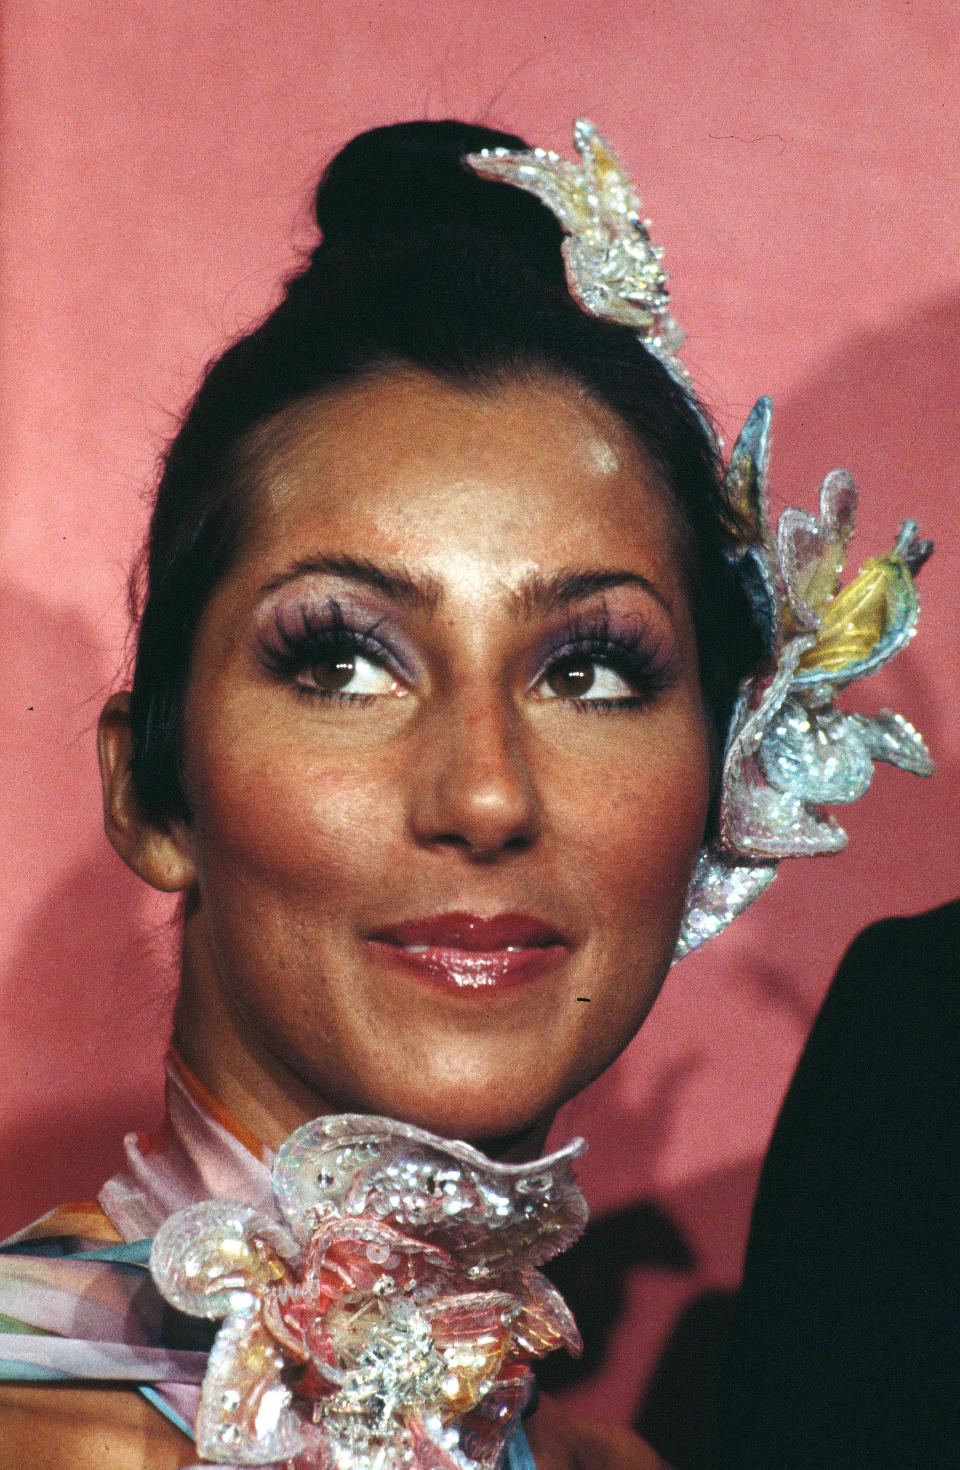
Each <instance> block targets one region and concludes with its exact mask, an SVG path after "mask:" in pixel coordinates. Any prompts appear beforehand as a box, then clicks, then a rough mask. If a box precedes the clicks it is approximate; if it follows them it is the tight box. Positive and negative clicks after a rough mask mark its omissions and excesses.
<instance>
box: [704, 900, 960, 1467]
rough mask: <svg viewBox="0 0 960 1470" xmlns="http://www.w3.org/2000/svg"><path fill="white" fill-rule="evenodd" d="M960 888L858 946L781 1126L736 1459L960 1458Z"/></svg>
mask: <svg viewBox="0 0 960 1470" xmlns="http://www.w3.org/2000/svg"><path fill="white" fill-rule="evenodd" d="M958 1171H960V903H952V904H948V905H947V906H946V907H944V908H941V909H937V910H935V911H934V912H932V913H929V914H924V915H921V916H920V917H918V918H914V919H889V920H885V921H884V922H883V923H880V924H876V925H875V926H874V927H873V928H871V929H868V930H867V931H866V932H865V933H864V934H862V935H860V937H859V938H858V939H857V940H856V941H855V943H854V944H853V946H852V947H851V949H850V950H849V952H848V953H847V955H846V956H845V958H844V960H843V962H842V963H841V965H840V968H839V970H838V972H837V975H836V978H835V979H834V982H833V985H832V986H831V989H830V992H829V994H828V996H827V999H826V1001H825V1002H824V1006H823V1009H822V1011H821V1012H820V1015H819V1017H818V1018H817V1022H816V1024H815V1026H814V1028H813V1031H812V1033H811V1036H810V1040H809V1042H808V1043H807V1047H806V1050H805V1051H804V1054H803V1056H802V1058H801V1061H800V1065H799V1068H798V1070H797V1073H796V1076H795V1078H794V1080H793V1083H792V1084H791V1087H790V1090H789V1092H788V1093H787V1098H786V1101H785V1103H784V1106H783V1110H782V1112H781V1114H780V1118H779V1120H778V1122H777V1126H776V1130H775V1132H774V1136H773V1141H772V1143H771V1146H770V1151H769V1153H768V1155H767V1160H766V1163H765V1165H764V1169H763V1174H762V1177H761V1181H760V1188H759V1193H758V1195H757V1203H756V1206H755V1210H754V1216H753V1224H752V1227H751V1234H750V1242H749V1246H748V1251H747V1262H746V1269H745V1276H744V1283H743V1288H742V1292H741V1297H740V1303H739V1308H738V1315H737V1322H736V1326H735V1328H734V1335H733V1342H732V1347H731V1351H730V1356H729V1384H728V1393H727V1395H726V1402H727V1404H728V1423H727V1428H726V1434H725V1444H724V1452H723V1455H722V1459H721V1463H722V1464H723V1465H724V1466H725V1467H727V1470H820V1467H823V1470H827V1467H829V1470H860V1467H863V1470H868V1467H869V1470H885V1467H888V1466H889V1467H890V1470H893V1467H897V1470H921V1467H923V1470H950V1467H960V1271H958V1250H960V1211H958V1203H960V1200H958V1193H960V1192H958V1189H957V1178H958Z"/></svg>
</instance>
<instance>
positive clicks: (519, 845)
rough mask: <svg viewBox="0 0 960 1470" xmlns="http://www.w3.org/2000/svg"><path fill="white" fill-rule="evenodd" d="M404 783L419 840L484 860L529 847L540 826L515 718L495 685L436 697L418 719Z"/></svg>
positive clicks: (513, 710)
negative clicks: (437, 704)
mask: <svg viewBox="0 0 960 1470" xmlns="http://www.w3.org/2000/svg"><path fill="white" fill-rule="evenodd" d="M410 790H411V797H410V826H411V830H412V833H413V836H414V838H415V840H416V841H417V842H418V843H420V844H422V845H427V846H432V847H451V848H460V849H462V850H463V851H464V852H465V853H467V854H468V855H469V856H471V857H473V858H475V859H478V860H480V861H490V860H492V859H495V858H497V857H499V856H501V855H502V854H504V853H507V852H518V851H521V850H523V849H524V848H527V847H529V846H530V844H531V843H532V842H534V841H535V840H536V838H537V835H538V834H539V831H540V826H541V813H540V803H539V799H538V795H537V791H536V787H535V784H534V780H533V775H532V772H531V770H530V766H529V759H528V754H527V752H526V751H525V749H524V738H523V730H522V720H521V717H520V715H519V714H518V712H517V711H516V709H515V708H513V707H512V705H511V702H510V701H509V700H508V699H506V698H505V697H503V696H501V695H500V694H499V693H497V692H495V691H490V690H487V691H485V692H484V693H482V694H481V693H477V694H472V695H471V694H464V695H463V696H462V697H460V698H457V699H451V700H450V701H444V705H443V707H442V708H438V709H435V710H434V711H433V713H432V715H431V717H430V718H428V719H426V720H425V721H424V723H423V726H422V727H421V730H420V740H419V747H418V750H417V754H416V765H415V769H413V770H412V771H411V788H410Z"/></svg>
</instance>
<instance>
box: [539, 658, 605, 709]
mask: <svg viewBox="0 0 960 1470" xmlns="http://www.w3.org/2000/svg"><path fill="white" fill-rule="evenodd" d="M595 679H596V664H595V662H594V660H593V659H592V658H589V657H588V656H587V655H586V654H583V655H581V656H580V657H578V658H568V659H564V661H563V663H560V664H555V665H554V666H553V668H552V669H551V670H550V672H549V674H548V675H547V685H548V687H549V689H550V691H551V693H553V694H556V695H557V696H558V697H560V698H561V699H577V698H579V697H580V696H581V695H584V694H586V693H588V691H589V690H590V689H591V688H592V687H593V683H594V680H595Z"/></svg>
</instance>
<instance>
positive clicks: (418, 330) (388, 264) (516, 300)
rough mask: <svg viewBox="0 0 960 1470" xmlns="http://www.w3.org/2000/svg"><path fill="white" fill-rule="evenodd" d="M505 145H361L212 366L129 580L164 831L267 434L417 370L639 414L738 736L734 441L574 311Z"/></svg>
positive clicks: (153, 798) (626, 341)
mask: <svg viewBox="0 0 960 1470" xmlns="http://www.w3.org/2000/svg"><path fill="white" fill-rule="evenodd" d="M487 147H507V148H511V149H517V148H525V147H527V145H526V144H525V143H524V142H523V141H522V140H521V139H520V138H517V137H514V136H513V135H511V134H508V133H499V132H494V131H491V130H489V129H487V128H480V127H472V126H468V125H467V124H463V123H458V122H414V123H401V124H397V125H396V126H392V127H384V128H376V129H374V130H373V131H371V132H368V133H363V134H361V135H360V136H358V137H356V138H354V139H353V140H352V142H350V143H348V144H347V146H346V147H345V148H344V149H343V150H342V152H341V153H339V154H338V155H337V156H336V157H335V158H334V160H333V162H332V163H331V164H330V166H329V168H328V169H327V171H326V173H325V174H324V176H323V178H322V179H321V181H320V185H319V187H318V189H317V195H316V219H317V224H318V226H319V228H320V231H321V234H322V240H321V243H320V244H319V245H318V246H317V247H316V249H315V250H314V251H313V254H312V255H311V256H310V258H309V260H308V262H307V264H306V266H305V268H304V269H303V270H302V271H301V272H300V273H299V274H297V275H295V276H294V277H293V278H292V279H291V280H290V281H289V282H288V284H287V286H286V292H285V295H284V299H283V300H282V302H281V303H280V305H279V306H278V307H277V308H276V310H275V311H273V312H272V313H271V315H270V316H268V317H267V319H266V320H265V321H264V322H263V323H262V324H261V325H260V326H259V327H257V328H256V329H255V330H254V331H253V332H251V333H250V334H249V335H247V336H245V337H242V338H241V339H240V340H239V341H237V342H235V343H234V344H233V345H232V346H231V347H229V348H228V349H227V350H226V352H224V354H223V355H222V356H221V357H220V358H218V359H217V360H216V361H214V362H213V363H212V364H211V366H210V367H209V368H208V369H207V371H206V374H205V376H204V379H203V382H202V384H201V386H200V388H199V390H198V392H197V394H196V396H195V398H194V399H193V401H192V403H191V405H190V408H189V410H188V412H187V414H186V417H185V419H184V420H183V423H182V426H181V428H180V430H179V432H178V433H177V435H176V437H175V438H174V440H173V442H172V443H171V445H170V448H169V450H168V452H167V455H166V459H165V462H164V466H163V471H162V474H161V477H160V481H159V485H158V488H157V494H156V501H155V506H154V510H153V516H152V519H151V523H150V529H149V533H148V537H147V541H146V544H145V547H144V552H143V555H142V558H141V563H140V566H139V568H138V570H137V572H136V573H135V576H134V579H133V581H132V584H131V604H132V610H133V613H134V617H135V618H136V619H137V620H138V622H139V632H138V636H137V643H136V654H135V665H134V677H133V689H132V695H131V705H130V720H131V726H132V745H133V754H132V779H133V783H134V789H135V791H136V794H137V797H138V800H139V802H140V804H141V807H142V809H143V811H144V813H145V814H146V815H147V816H148V817H150V818H151V819H153V820H156V821H158V822H163V821H164V820H167V819H170V818H180V819H183V820H189V815H190V814H189V810H188V806H187V801H186V798H185V795H184V787H183V781H182V777H181V730H182V723H183V714H184V703H185V695H186V687H187V681H188V677H189V671H190V659H191V651H192V647H193V642H194V638H195V634H196V629H197V625H198V622H199V620H200V617H201V615H202V613H203V610H204V608H205V606H206V603H207V600H208V599H209V597H210V595H211V593H212V592H213V590H214V589H215V588H216V586H217V584H218V583H219V582H220V580H221V579H222V578H223V577H224V575H225V574H226V573H227V572H228V571H229V570H230V568H231V565H232V564H233V563H234V561H235V559H236V557H237V556H238V554H239V552H240V550H241V548H242V546H243V544H244V537H245V535H246V533H247V530H248V527H249V523H250V515H251V500H252V495H251V484H250V481H251V479H252V476H251V473H250V460H251V445H252V441H253V439H254V437H255V431H256V430H257V429H258V428H259V427H261V426H262V425H264V424H265V423H266V422H267V421H269V420H270V419H271V418H272V417H273V416H274V415H276V414H278V413H279V412H280V411H281V410H283V409H286V408H288V407H289V406H290V405H293V404H296V403H297V402H298V401H303V400H309V399H316V398H317V397H318V396H320V395H323V394H324V393H329V392H331V391H335V390H337V389H340V388H344V387H346V386H348V385H349V384H351V383H357V382H361V381H367V382H369V381H371V380H376V378H377V377H380V376H383V375H386V374H389V373H390V372H392V371H395V370H398V369H404V368H408V369H409V368H414V369H420V370H423V371H426V372H428V373H432V374H433V375H434V376H435V377H436V378H438V379H439V380H441V381H442V382H444V383H447V384H451V385H454V386H456V387H458V388H461V389H464V390H466V391H468V392H470V391H475V392H483V391H488V390H491V389H496V388H498V387H501V386H505V385H508V384H512V383H516V382H520V383H523V382H525V381H533V380H541V381H542V379H543V378H544V377H545V376H546V377H548V378H552V379H554V380H555V381H559V382H560V383H569V384H570V385H572V386H575V387H576V388H578V389H579V390H580V391H583V390H586V391H587V392H588V393H589V394H590V395H591V396H592V397H593V398H594V399H595V400H596V401H598V402H599V403H600V404H603V405H605V406H606V407H607V408H608V409H610V410H612V411H613V412H614V413H615V414H616V415H617V416H618V417H619V418H620V419H621V420H622V422H623V423H624V424H625V425H626V426H627V428H628V429H629V430H630V431H631V433H632V434H633V435H634V436H635V439H636V441H637V443H638V444H639V445H640V447H641V448H642V450H643V451H644V452H645V453H646V455H647V456H648V457H649V459H650V461H651V462H652V464H653V465H654V466H655V467H656V469H657V470H658V471H659V473H660V475H661V476H662V478H663V481H664V483H665V485H666V486H667V488H668V489H669V491H670V492H671V494H672V496H673V499H674V501H675V503H676V514H677V525H678V531H679V541H680V544H681V548H682V552H681V554H682V557H683V562H684V567H683V570H684V573H685V576H686V581H687V586H688V590H689V596H690V601H691V606H692V611H693V618H694V624H695V628H696V633H697V639H698V647H699V655H700V676H701V683H702V687H703V692H704V696H705V700H706V705H707V710H708V715H709V718H710V721H711V725H712V728H713V735H714V745H715V746H716V747H718V746H719V743H720V742H721V741H722V736H723V732H724V731H725V729H726V727H727V724H728V721H729V717H730V712H731V709H732V703H733V699H734V696H735V692H736V688H737V685H738V682H739V680H740V679H741V677H742V676H743V675H744V674H745V673H746V672H747V671H749V670H750V669H752V668H753V667H754V666H755V665H756V663H757V662H758V660H759V658H760V656H761V648H760V640H759V637H758V635H757V632H756V630H755V628H754V625H753V621H752V618H751V614H750V609H749V605H748V603H747V601H746V599H745V597H744V595H743V593H742V591H741V589H740V587H739V584H738V582H737V580H736V578H735V577H734V576H733V575H732V573H731V570H730V567H729V565H728V562H727V560H726V558H725V556H724V553H725V551H727V550H728V549H730V547H731V546H732V544H733V537H734V535H735V533H736V529H737V527H736V524H735V519H734V517H733V515H732V513H731V510H730V508H729V507H728V505H727V502H726V500H725V498H724V494H723V488H722V467H721V465H720V463H719V459H718V454H717V450H716V445H715V443H714V440H713V438H712V436H711V435H710V433H709V432H708V430H707V429H706V428H705V426H704V421H703V418H702V417H701V411H700V410H698V408H697V407H696V406H695V404H694V403H693V402H692V401H691V400H690V398H689V397H688V395H687V393H686V392H685V391H684V390H683V389H682V388H681V387H680V386H679V385H678V384H677V383H676V382H675V381H674V379H673V378H672V377H671V376H670V374H669V373H668V372H667V371H666V369H665V368H664V367H663V366H662V364H661V363H660V362H659V361H657V359H656V358H655V357H653V356H652V355H651V354H650V353H649V352H648V351H647V350H646V349H645V348H644V347H643V346H642V345H641V344H640V342H639V341H638V339H637V338H636V336H635V335H634V333H633V332H632V331H631V330H630V329H629V328H627V327H624V326H620V325H617V324H615V323H612V322H607V321H602V320H600V319H599V318H597V317H593V316H590V315H588V314H587V313H586V312H585V311H583V310H582V309H581V308H580V307H579V306H578V305H577V304H576V303H575V302H574V301H573V299H572V298H571V296H570V294H569V292H568V290H567V286H566V281H565V277H564V270H563V262H562V259H561V255H560V246H561V242H562V239H563V235H562V231H561V229H560V226H559V224H558V223H557V221H556V220H555V219H554V217H553V215H552V214H551V213H550V211H549V210H548V209H546V208H545V206H543V205H541V204H540V203H539V202H538V201H537V200H536V199H534V198H533V197H532V196H530V195H528V194H526V193H524V192H523V191H521V190H519V189H516V188H514V187H512V186H510V185H507V184H502V183H491V182H487V181H484V180H481V179H479V178H478V177H477V176H476V175H475V174H474V173H473V172H472V171H471V170H469V168H468V167H467V166H466V165H465V164H463V163H462V161H461V160H462V157H463V155H464V154H466V153H470V152H475V151H477V150H478V149H481V148H487ZM715 754H716V752H715Z"/></svg>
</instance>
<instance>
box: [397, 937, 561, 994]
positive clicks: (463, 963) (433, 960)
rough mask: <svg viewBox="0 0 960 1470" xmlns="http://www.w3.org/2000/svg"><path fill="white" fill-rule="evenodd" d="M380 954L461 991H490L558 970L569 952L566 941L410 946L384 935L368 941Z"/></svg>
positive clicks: (435, 982) (421, 976)
mask: <svg viewBox="0 0 960 1470" xmlns="http://www.w3.org/2000/svg"><path fill="white" fill-rule="evenodd" d="M368 942H369V944H370V947H371V949H372V950H373V951H374V952H375V954H376V955H377V956H378V958H383V959H387V960H389V961H390V962H391V963H392V964H394V965H398V966H400V968H401V969H403V970H405V971H406V972H407V973H408V974H411V975H416V976H417V977H418V978H419V979H421V980H426V981H429V982H430V983H431V984H433V985H437V986H439V987H440V988H441V989H442V990H451V991H454V992H456V993H457V994H458V995H490V994H491V992H493V991H500V990H512V989H515V988H516V987H517V986H518V985H525V984H527V983H529V982H530V981H531V980H538V979H539V978H540V977H541V976H542V975H549V974H550V973H551V971H553V970H556V969H557V968H558V967H559V966H560V965H561V964H562V963H563V961H564V959H565V958H566V956H567V946H566V945H565V944H545V945H543V946H529V947H526V948H522V949H477V950H475V949H445V948H442V947H440V946H431V947H430V948H429V949H422V950H410V949H405V948H404V946H403V945H400V944H388V943H385V942H384V941H383V940H380V939H372V940H369V941H368Z"/></svg>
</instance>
